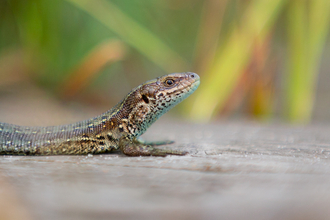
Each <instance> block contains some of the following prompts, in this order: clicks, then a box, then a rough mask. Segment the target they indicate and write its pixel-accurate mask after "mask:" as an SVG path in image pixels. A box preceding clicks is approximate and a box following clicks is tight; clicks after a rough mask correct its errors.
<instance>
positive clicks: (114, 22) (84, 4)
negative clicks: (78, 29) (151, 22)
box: [67, 0, 187, 72]
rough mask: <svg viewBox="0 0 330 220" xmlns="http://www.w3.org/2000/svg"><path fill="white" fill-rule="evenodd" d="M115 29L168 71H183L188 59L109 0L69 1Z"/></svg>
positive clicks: (125, 39) (121, 36)
mask: <svg viewBox="0 0 330 220" xmlns="http://www.w3.org/2000/svg"><path fill="white" fill-rule="evenodd" d="M67 1H68V2H71V3H72V4H74V5H75V6H76V7H78V8H80V9H82V10H84V11H86V12H87V13H88V14H90V15H91V16H92V17H94V18H95V19H97V20H98V21H99V22H101V23H103V24H104V25H105V26H106V27H108V28H109V29H110V30H112V31H113V32H115V33H116V34H117V35H118V36H119V37H120V38H121V39H122V40H123V41H125V42H126V43H127V44H129V45H130V46H132V47H134V48H135V49H137V50H138V51H139V52H140V53H141V54H143V55H145V56H146V57H147V58H149V59H150V60H151V61H153V62H154V63H155V64H156V65H158V66H159V67H161V68H162V69H164V70H165V71H167V72H174V71H184V70H186V68H187V64H186V61H185V60H184V59H183V58H182V57H181V56H180V55H179V54H177V53H176V52H175V51H173V50H172V49H171V48H169V47H168V46H167V45H166V44H165V43H164V42H163V41H162V40H160V39H159V38H158V37H157V36H156V35H154V34H153V33H152V32H151V31H149V30H148V29H146V28H145V27H143V26H141V25H140V24H139V23H137V22H136V21H134V20H133V19H132V18H130V17H129V16H128V15H127V14H125V13H124V12H123V11H122V10H120V9H119V8H118V7H117V6H116V5H114V4H113V3H111V2H110V1H106V0H98V1H93V0H67Z"/></svg>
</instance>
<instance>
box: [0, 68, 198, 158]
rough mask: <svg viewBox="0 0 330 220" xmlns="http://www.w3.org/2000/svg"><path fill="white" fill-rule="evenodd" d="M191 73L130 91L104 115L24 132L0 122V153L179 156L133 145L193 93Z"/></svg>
mask: <svg viewBox="0 0 330 220" xmlns="http://www.w3.org/2000/svg"><path fill="white" fill-rule="evenodd" d="M199 82H200V80H199V76H198V75H197V74H196V73H173V74H169V75H166V76H162V77H159V78H157V79H154V80H150V81H148V82H146V83H144V84H142V85H140V86H138V87H136V88H135V89H133V90H132V91H131V92H130V93H129V94H128V95H127V96H126V97H125V98H124V99H123V100H122V101H120V102H119V103H118V104H117V105H116V106H114V107H113V108H112V109H110V110H109V111H107V112H105V113H104V114H102V115H100V116H98V117H95V118H92V119H89V120H86V121H81V122H77V123H73V124H69V125H61V126H49V127H24V126H18V125H11V124H6V123H0V154H12V155H59V154H89V153H91V154H95V153H105V152H109V151H113V150H117V149H120V150H121V151H122V152H123V153H124V154H126V155H128V156H151V155H153V156H166V155H169V154H174V155H184V154H186V152H180V151H172V150H162V149H157V148H154V147H152V145H159V143H155V144H145V143H143V142H140V141H139V140H137V138H138V137H139V136H140V135H142V134H143V133H144V132H145V131H146V130H147V128H148V127H149V126H150V125H151V124H152V123H153V122H155V121H156V120H157V119H158V118H159V117H160V116H161V115H163V114H164V113H165V112H167V111H168V110H169V109H171V108H172V107H174V106H175V105H176V104H178V103H179V102H181V101H182V100H183V99H185V98H186V97H188V96H189V95H190V94H191V93H193V92H194V91H195V90H196V89H197V87H198V85H199Z"/></svg>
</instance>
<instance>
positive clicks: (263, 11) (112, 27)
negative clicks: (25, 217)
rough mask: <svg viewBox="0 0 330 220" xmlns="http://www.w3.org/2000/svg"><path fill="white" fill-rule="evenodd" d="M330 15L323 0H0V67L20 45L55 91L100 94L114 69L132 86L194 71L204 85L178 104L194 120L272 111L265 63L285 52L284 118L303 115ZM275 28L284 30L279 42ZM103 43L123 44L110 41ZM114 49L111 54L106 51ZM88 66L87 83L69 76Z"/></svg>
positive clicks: (32, 68)
mask: <svg viewBox="0 0 330 220" xmlns="http://www.w3.org/2000/svg"><path fill="white" fill-rule="evenodd" d="M329 15H330V3H329V1H324V0H301V1H300V0H290V1H287V0H272V1H265V0H249V1H230V0H222V1H219V0H209V1H206V0H183V1H174V0H170V1H167V0H166V1H165V0H160V1H154V0H131V1H122V0H57V1H46V0H32V1H20V0H5V1H0V65H1V59H4V57H5V56H6V51H9V50H17V51H22V52H23V54H24V62H25V64H26V68H27V69H26V72H28V73H29V76H30V78H31V79H33V80H34V81H35V82H36V83H38V84H39V85H42V86H44V87H45V88H47V89H49V90H51V91H53V92H54V93H57V92H58V91H59V89H61V88H62V87H63V86H64V87H65V85H66V86H72V85H75V88H74V89H71V91H78V88H82V87H84V85H85V84H86V85H93V84H91V82H92V81H94V82H95V83H96V84H98V86H99V87H100V86H101V87H102V88H104V89H103V91H107V89H106V87H107V85H108V84H111V87H116V86H117V87H118V88H119V86H118V85H117V84H118V83H119V82H118V83H112V79H114V78H112V77H115V75H116V73H117V75H118V74H119V75H120V76H121V77H122V81H125V82H126V84H131V85H124V86H123V85H122V86H121V87H125V88H130V87H131V86H132V85H134V86H135V85H137V83H139V82H142V81H143V80H147V79H149V78H152V77H155V76H159V75H163V74H165V73H169V72H183V71H197V72H198V74H199V75H201V86H200V88H199V89H198V90H197V91H196V94H195V95H193V96H192V97H191V98H190V100H188V101H187V102H186V103H185V104H184V105H182V106H183V107H182V108H184V109H183V112H185V113H186V112H189V114H188V116H189V117H190V118H191V119H194V120H200V121H208V120H210V119H211V118H212V117H214V116H216V115H219V114H221V113H224V112H226V113H228V111H229V113H230V112H232V111H235V110H237V109H239V108H242V106H244V105H246V106H247V108H249V109H253V110H252V111H249V112H250V114H252V115H255V116H261V117H263V116H270V115H272V113H273V111H274V106H275V105H274V102H275V98H274V97H275V96H276V94H275V95H274V94H273V93H274V91H275V90H274V87H275V86H276V85H275V83H274V78H275V74H276V71H275V69H276V68H274V64H273V65H271V62H270V61H271V60H276V59H278V60H281V58H282V57H283V58H285V60H282V61H283V62H284V61H285V62H286V64H287V65H286V66H287V68H286V69H285V70H279V71H280V72H285V74H282V78H283V79H284V80H285V82H286V83H285V87H286V92H285V97H286V98H287V100H286V101H287V102H286V105H284V108H283V110H282V111H283V113H286V116H287V118H288V119H289V120H290V121H295V122H308V121H309V120H310V118H311V115H312V109H313V101H314V96H315V89H316V79H317V75H318V67H319V63H320V59H321V54H322V49H323V47H324V45H325V42H326V37H327V34H328V29H329V19H330V17H329ZM277 31H281V32H285V34H286V36H287V37H286V38H283V39H280V40H279V41H278V38H281V34H278V33H277ZM109 40H119V41H120V42H123V43H124V44H125V45H126V47H127V48H126V49H125V50H124V49H123V47H118V48H117V47H116V48H111V45H113V44H107V43H104V42H109ZM275 41H276V42H282V43H283V42H284V43H285V45H287V47H286V48H287V50H286V51H285V52H286V54H285V55H283V54H278V53H276V51H277V50H276V47H278V45H277V44H275V43H274V42H275ZM102 47H104V48H102ZM118 50H122V51H118ZM112 52H113V56H114V57H115V58H113V57H112V56H109V57H107V56H105V55H104V53H109V54H112ZM118 53H119V54H120V55H118ZM122 54H125V58H124V59H122V57H121V56H122ZM116 56H117V57H116ZM107 59H108V61H107ZM99 60H102V62H101V61H100V62H99V63H98V61H99ZM113 62H116V64H115V65H114V67H112V66H113V65H110V66H108V67H106V66H105V65H104V64H105V63H113ZM95 63H96V64H95ZM86 64H91V66H93V65H94V64H95V65H94V66H95V68H91V70H86V71H85V72H84V74H85V77H86V80H88V83H86V82H87V81H86V80H85V81H81V83H82V85H81V86H79V85H77V84H79V83H80V81H77V82H73V83H68V82H67V81H66V80H68V79H71V80H72V79H78V78H79V71H78V72H77V70H80V69H81V68H84V67H85V66H86ZM100 65H104V68H102V70H100V68H99V66H100ZM275 66H276V64H275ZM88 71H90V72H88ZM100 71H101V73H102V74H101V75H100V74H97V72H100ZM5 74H7V73H6V72H4V71H1V70H0V77H1V75H5ZM77 74H78V75H77ZM105 75H107V76H109V77H105ZM91 77H94V78H93V80H90V79H91ZM126 78H127V80H125V79H126ZM100 79H104V80H100ZM136 79H139V80H138V82H137V83H135V81H136ZM116 80H117V78H116ZM104 81H107V82H108V83H105V82H104ZM95 83H94V84H95ZM96 86H97V85H96ZM108 87H109V86H108ZM85 89H86V88H85ZM69 90H70V89H68V88H66V90H65V91H69ZM244 103H245V104H244ZM246 103H247V104H246ZM228 109H229V110H228Z"/></svg>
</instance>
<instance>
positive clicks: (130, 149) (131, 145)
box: [119, 137, 188, 157]
mask: <svg viewBox="0 0 330 220" xmlns="http://www.w3.org/2000/svg"><path fill="white" fill-rule="evenodd" d="M119 147H120V150H121V151H122V152H123V153H124V154H125V155H127V156H133V157H136V156H160V157H165V156H167V155H180V156H183V155H186V154H187V153H188V152H186V151H176V150H163V149H157V148H154V147H152V146H151V145H146V144H144V143H142V142H140V141H138V140H137V139H135V138H134V139H130V138H128V137H122V138H121V139H120V141H119Z"/></svg>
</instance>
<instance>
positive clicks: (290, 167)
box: [0, 119, 330, 220]
mask: <svg viewBox="0 0 330 220" xmlns="http://www.w3.org/2000/svg"><path fill="white" fill-rule="evenodd" d="M329 134H330V126H316V125H315V126H308V127H305V128H301V127H289V126H287V125H260V124H254V123H248V122H226V123H223V122H222V123H221V122H217V123H214V124H204V125H194V124H185V123H182V122H176V121H175V120H173V119H172V120H167V119H163V120H161V121H159V122H157V123H156V124H155V125H153V126H152V127H151V129H150V130H149V131H148V132H147V134H146V135H144V138H145V139H147V140H162V139H171V140H175V141H176V143H175V144H173V145H169V146H165V147H170V148H176V149H183V150H187V151H189V152H190V154H189V155H187V156H183V157H179V156H169V157H165V158H157V157H137V158H130V157H125V156H123V155H121V154H117V153H114V154H103V155H97V156H91V155H89V156H88V155H86V156H49V157H32V156H29V157H28V156H25V157H23V156H1V158H0V174H1V177H3V178H2V179H3V181H5V182H6V184H4V185H1V183H2V182H3V181H2V179H1V181H0V186H2V187H1V188H2V190H5V189H8V191H7V192H8V193H9V194H11V195H12V196H10V195H9V196H8V195H6V196H7V197H8V198H9V197H10V198H12V197H15V198H16V200H17V201H16V200H15V201H16V202H15V201H11V202H10V203H11V205H10V207H9V206H8V207H9V208H7V211H8V210H9V211H12V213H13V212H15V209H17V207H21V208H20V210H21V209H24V210H27V214H26V215H25V216H27V219H29V218H30V217H32V219H77V220H78V219H79V220H84V219H254V220H257V219H274V220H275V219H329V216H330V209H329V208H328V207H329V202H330V176H329V173H330V160H329V157H330V135H329ZM1 199H2V200H1ZM1 199H0V204H3V201H7V200H6V199H5V197H2V198H1ZM8 201H9V200H8ZM16 203H17V205H16V206H15V205H14V206H13V205H12V204H16ZM1 209H3V206H1ZM3 219H5V218H3Z"/></svg>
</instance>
